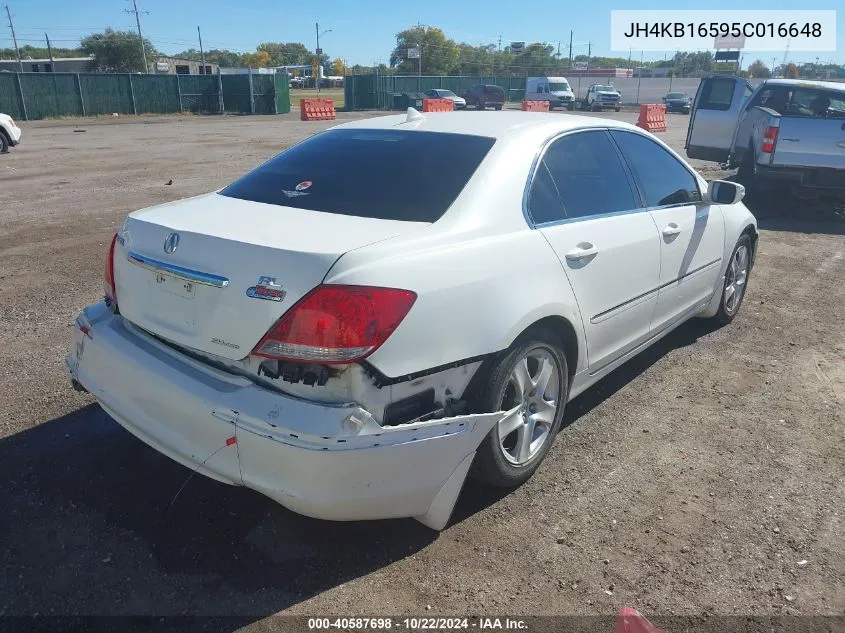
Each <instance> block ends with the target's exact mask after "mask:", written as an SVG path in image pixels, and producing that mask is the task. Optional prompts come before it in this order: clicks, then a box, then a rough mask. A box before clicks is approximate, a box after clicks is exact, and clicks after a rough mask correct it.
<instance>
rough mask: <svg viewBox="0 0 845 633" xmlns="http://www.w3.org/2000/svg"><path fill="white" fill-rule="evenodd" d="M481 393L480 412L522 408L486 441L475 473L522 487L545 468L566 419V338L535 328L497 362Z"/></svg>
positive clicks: (504, 485) (497, 483) (503, 485)
mask: <svg viewBox="0 0 845 633" xmlns="http://www.w3.org/2000/svg"><path fill="white" fill-rule="evenodd" d="M519 383H521V384H522V386H520V385H519ZM541 385H542V393H539V392H540V388H541ZM476 393H478V394H479V396H478V397H477V400H476V402H475V405H476V410H478V411H500V410H510V409H513V408H514V407H520V408H519V409H517V410H516V411H515V413H513V414H512V415H511V416H508V417H505V418H503V420H502V421H501V422H499V423H498V424H497V425H496V426H494V427H493V428H492V429H491V430H490V433H489V434H488V435H487V437H486V438H484V440H483V441H482V442H481V445H480V446H479V447H478V452H477V453H476V456H475V461H474V462H473V467H472V475H473V477H474V478H475V479H477V480H479V481H482V482H484V483H486V484H489V485H492V486H496V487H499V488H516V487H517V486H520V485H522V484H523V483H524V482H525V481H527V480H528V479H529V478H530V477H531V475H533V474H534V472H535V471H536V470H537V468H539V466H540V464H541V463H542V461H543V459H545V457H546V455H547V454H548V452H549V450H550V449H551V446H552V442H554V438H555V434H556V433H557V431H558V430H559V429H560V425H561V422H562V420H563V412H564V408H565V406H566V401H567V399H568V396H569V373H568V369H567V364H566V356H565V355H564V352H563V343H562V342H561V340H560V338H559V337H558V336H557V335H556V334H555V333H554V332H553V331H551V330H549V329H547V328H537V329H535V330H533V331H529V332H528V333H526V335H525V336H523V337H521V339H520V340H517V341H516V342H515V343H514V344H513V345H512V346H511V348H510V349H509V350H508V351H507V352H505V353H504V355H503V356H501V357H500V358H499V359H498V360H497V361H496V364H495V365H494V366H493V367H492V368H491V370H490V373H489V375H488V376H487V377H486V378H485V380H484V381H483V384H481V385H480V388H479V389H478V390H477V392H476ZM502 434H504V437H502Z"/></svg>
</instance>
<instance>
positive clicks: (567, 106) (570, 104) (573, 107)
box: [566, 101, 575, 112]
mask: <svg viewBox="0 0 845 633" xmlns="http://www.w3.org/2000/svg"><path fill="white" fill-rule="evenodd" d="M566 109H567V110H569V111H570V112H572V111H573V110H574V109H575V104H574V103H572V102H571V101H570V102H569V103H567V104H566Z"/></svg>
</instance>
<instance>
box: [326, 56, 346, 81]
mask: <svg viewBox="0 0 845 633" xmlns="http://www.w3.org/2000/svg"><path fill="white" fill-rule="evenodd" d="M330 74H331V75H333V76H335V77H340V76H342V75H345V74H346V64H344V63H343V60H342V59H340V58H337V59H336V60H334V61H333V62H332V66H331V73H330Z"/></svg>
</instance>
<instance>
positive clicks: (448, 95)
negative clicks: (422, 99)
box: [425, 88, 467, 110]
mask: <svg viewBox="0 0 845 633" xmlns="http://www.w3.org/2000/svg"><path fill="white" fill-rule="evenodd" d="M425 96H426V97H428V98H430V99H449V100H450V101H451V102H452V106H453V107H454V108H455V110H464V109H466V107H467V102H466V99H464V98H463V97H459V96H458V95H456V94H455V93H454V92H452V91H451V90H446V89H445V88H432V89H431V90H426V91H425Z"/></svg>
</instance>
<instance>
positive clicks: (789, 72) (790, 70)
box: [783, 63, 798, 79]
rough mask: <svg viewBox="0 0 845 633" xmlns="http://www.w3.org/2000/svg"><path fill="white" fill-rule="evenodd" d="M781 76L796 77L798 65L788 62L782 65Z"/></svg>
mask: <svg viewBox="0 0 845 633" xmlns="http://www.w3.org/2000/svg"><path fill="white" fill-rule="evenodd" d="M783 76H784V77H786V78H787V79H798V66H796V65H795V64H793V63H789V64H787V65H786V66H784V67H783Z"/></svg>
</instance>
